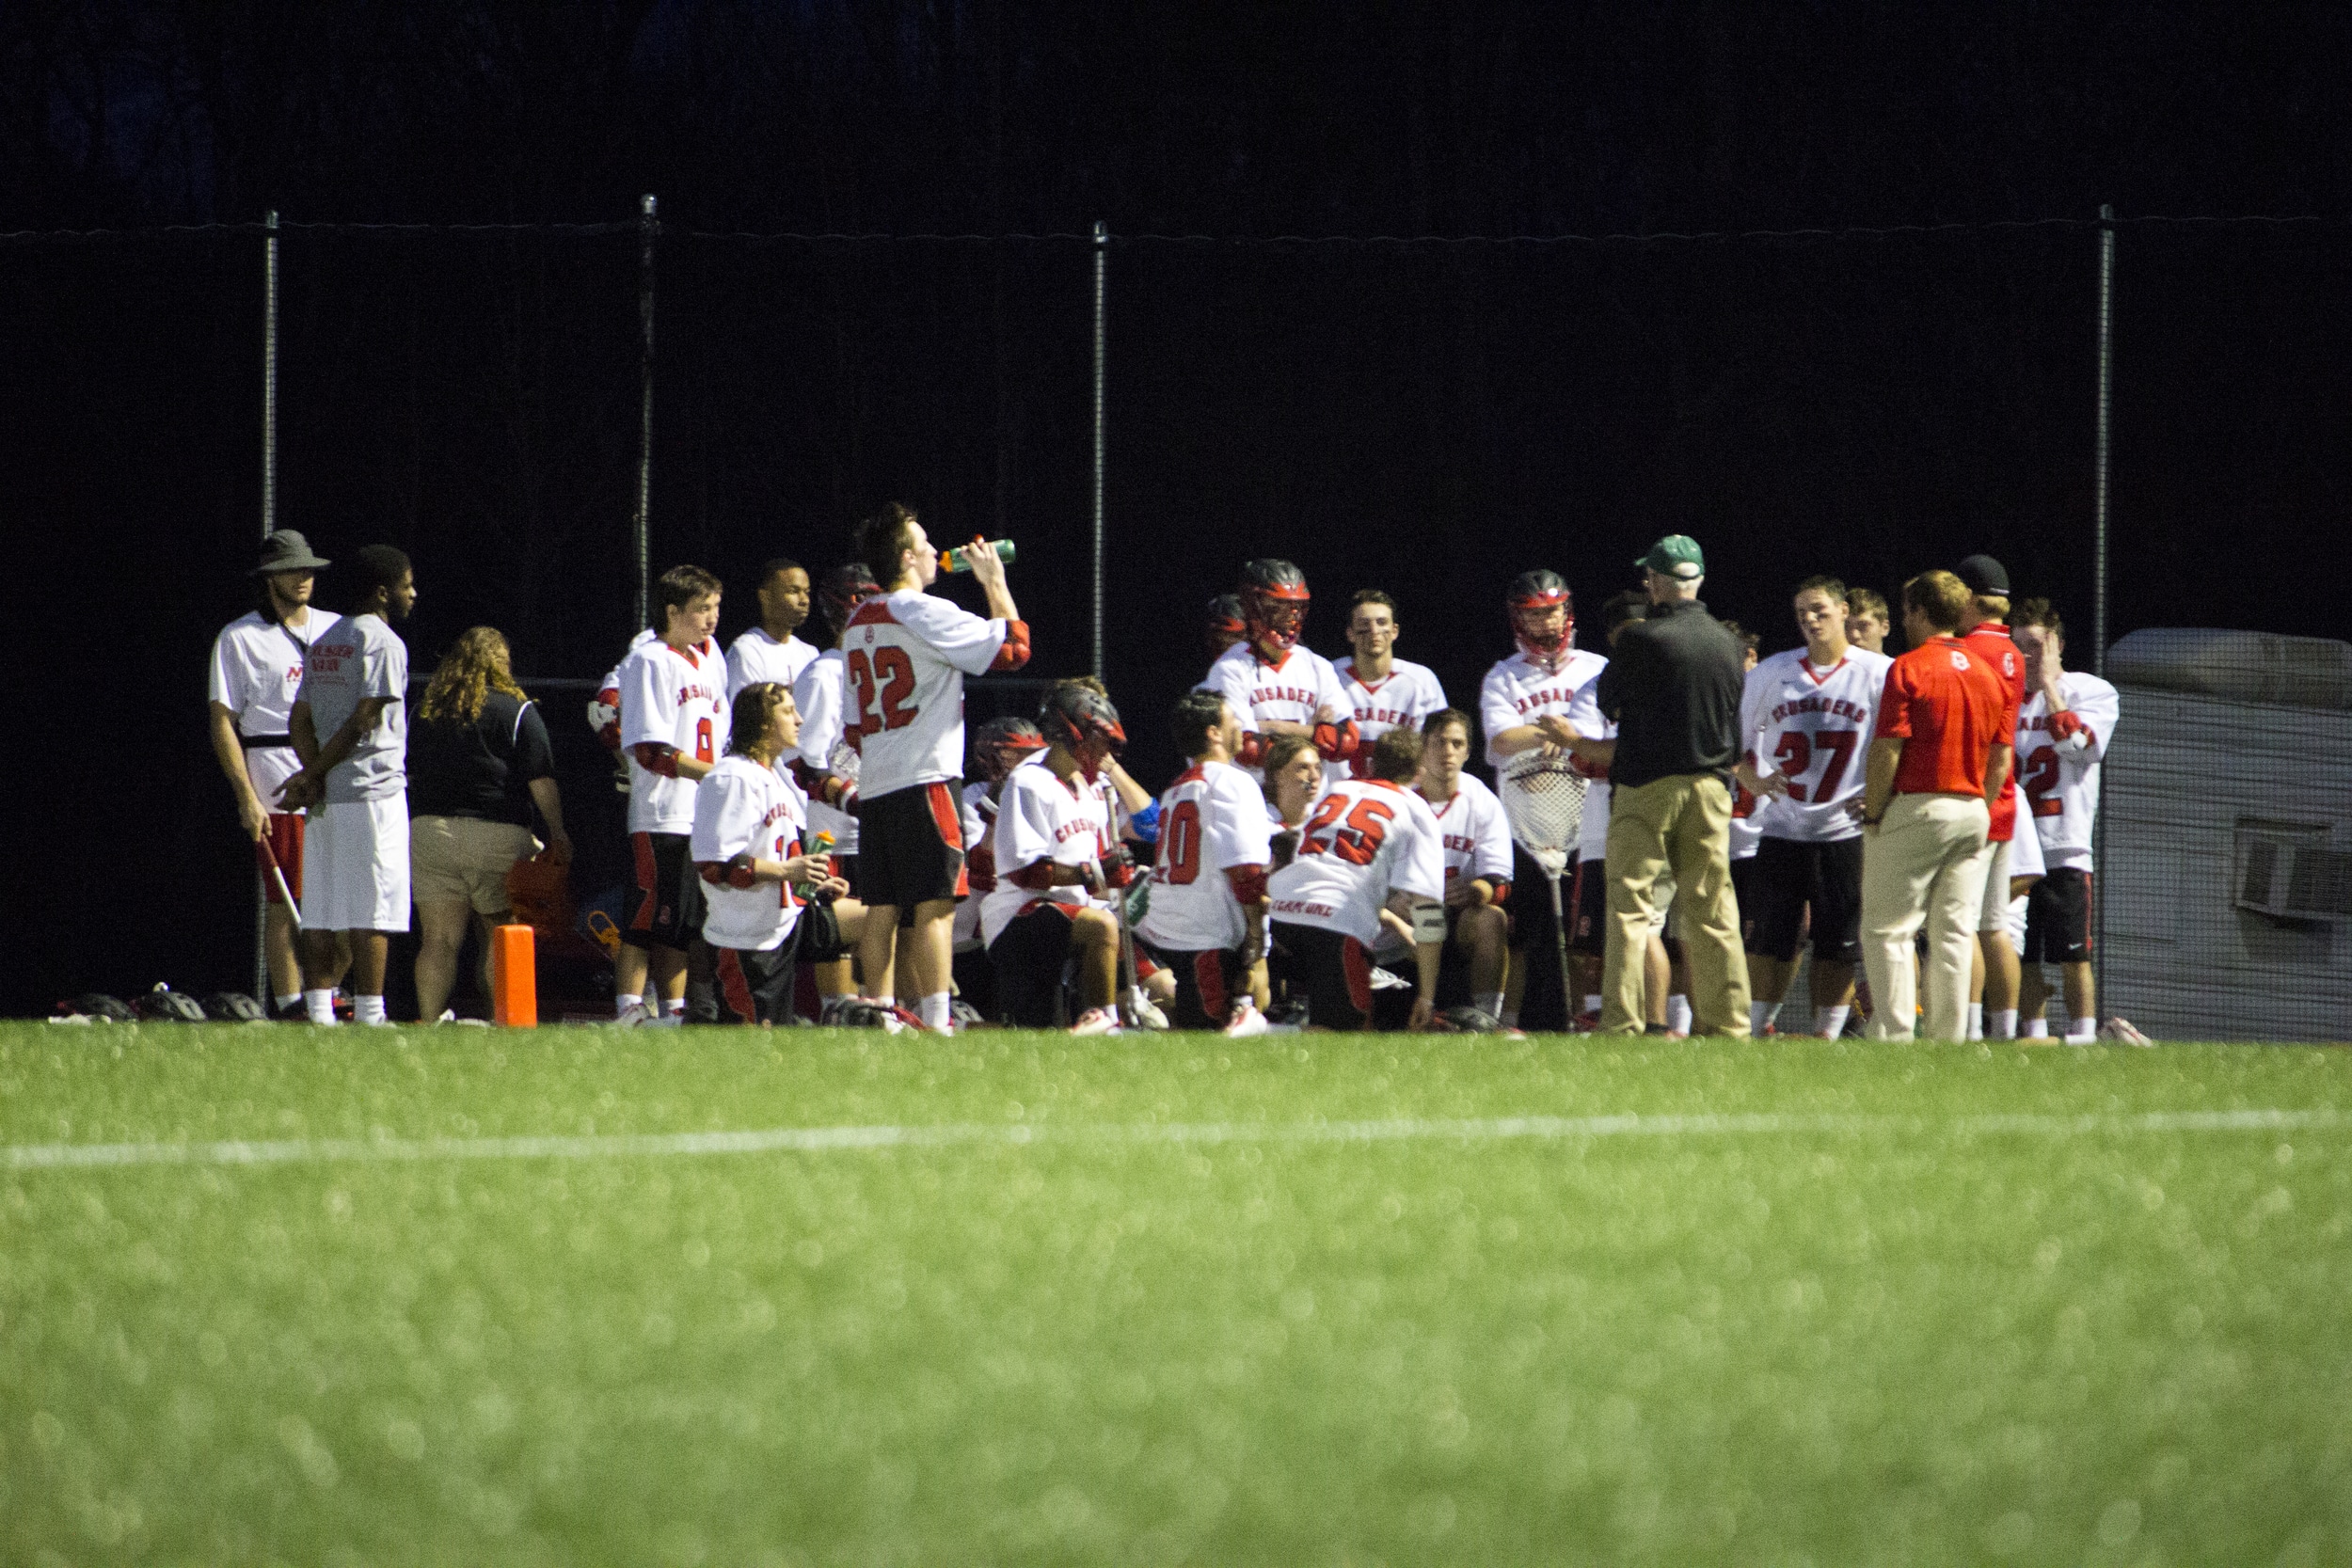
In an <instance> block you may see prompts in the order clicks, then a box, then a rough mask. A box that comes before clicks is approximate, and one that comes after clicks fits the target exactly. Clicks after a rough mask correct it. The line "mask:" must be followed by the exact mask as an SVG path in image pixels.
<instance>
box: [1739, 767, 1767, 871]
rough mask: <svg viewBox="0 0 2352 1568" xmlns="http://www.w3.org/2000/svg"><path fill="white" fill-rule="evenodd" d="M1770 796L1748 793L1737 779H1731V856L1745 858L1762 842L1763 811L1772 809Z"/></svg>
mask: <svg viewBox="0 0 2352 1568" xmlns="http://www.w3.org/2000/svg"><path fill="white" fill-rule="evenodd" d="M1770 810H1772V798H1771V797H1770V796H1756V795H1753V794H1750V793H1749V791H1748V789H1747V787H1746V786H1745V785H1743V784H1740V781H1739V780H1737V779H1734V780H1732V781H1731V858H1732V859H1733V860H1736V861H1743V860H1746V859H1747V858H1748V857H1749V856H1751V855H1753V854H1755V853H1756V847H1757V846H1758V845H1760V844H1762V843H1763V842H1764V834H1765V832H1766V829H1765V826H1764V816H1765V813H1767V812H1769V811H1770Z"/></svg>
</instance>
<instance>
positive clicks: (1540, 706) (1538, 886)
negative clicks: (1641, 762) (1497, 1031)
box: [1478, 570, 1609, 1029]
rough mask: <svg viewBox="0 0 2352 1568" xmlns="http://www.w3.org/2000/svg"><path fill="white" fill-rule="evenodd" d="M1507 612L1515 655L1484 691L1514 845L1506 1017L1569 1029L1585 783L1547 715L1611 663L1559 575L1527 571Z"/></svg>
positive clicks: (1491, 759) (1481, 705) (1489, 746)
mask: <svg viewBox="0 0 2352 1568" xmlns="http://www.w3.org/2000/svg"><path fill="white" fill-rule="evenodd" d="M1503 609H1504V612H1505V614H1506V616H1507V617H1508V619H1509V621H1510V625H1511V635H1512V637H1513V639H1514V640H1515V641H1517V642H1518V652H1517V653H1515V654H1513V655H1512V656H1511V657H1508V658H1505V659H1502V660H1499V661H1498V662H1497V663H1496V664H1495V666H1494V668H1493V669H1491V670H1488V671H1487V672H1486V681H1485V682H1484V684H1483V685H1482V686H1481V687H1480V689H1479V695H1478V718H1479V721H1480V723H1481V724H1482V725H1483V726H1484V727H1485V729H1486V762H1487V764H1488V766H1490V767H1492V768H1494V769H1495V772H1496V779H1497V788H1496V793H1497V794H1498V795H1499V796H1500V797H1501V798H1502V811H1503V815H1504V816H1507V817H1508V818H1509V819H1510V822H1511V837H1512V841H1513V843H1514V844H1515V845H1516V846H1517V847H1516V848H1515V850H1514V851H1513V860H1512V868H1511V885H1512V886H1513V887H1514V888H1515V889H1517V890H1518V902H1517V904H1515V905H1514V906H1513V919H1512V932H1511V953H1512V964H1511V970H1512V979H1511V985H1510V990H1511V991H1512V992H1513V993H1515V995H1516V1001H1515V1003H1514V1004H1513V1005H1512V1006H1509V1007H1507V1008H1506V1010H1505V1012H1504V1014H1503V1020H1502V1021H1503V1022H1504V1023H1505V1024H1506V1025H1512V1026H1516V1025H1517V1024H1518V1023H1519V1022H1528V1023H1529V1024H1530V1026H1532V1027H1538V1028H1549V1029H1565V1028H1567V1027H1568V1024H1569V1022H1570V1019H1571V1017H1572V1016H1573V1014H1574V1011H1575V1009H1574V1007H1573V1006H1570V1004H1569V1003H1568V1001H1567V996H1566V992H1565V990H1564V989H1563V988H1565V986H1566V985H1567V984H1568V980H1567V975H1566V973H1565V968H1564V967H1563V960H1562V958H1561V949H1562V945H1563V942H1564V940H1565V914H1564V911H1563V909H1562V903H1563V899H1562V893H1561V880H1562V879H1563V878H1565V876H1567V874H1568V870H1569V862H1570V858H1571V857H1572V856H1573V855H1574V854H1575V853H1576V846H1577V838H1578V829H1579V826H1580V824H1581V821H1582V818H1583V812H1584V807H1585V803H1586V800H1587V798H1588V796H1587V787H1586V786H1587V782H1588V781H1587V778H1586V776H1585V774H1584V773H1583V772H1581V771H1580V770H1579V769H1578V768H1577V767H1576V765H1575V762H1574V760H1573V759H1572V758H1571V757H1570V756H1569V754H1568V752H1567V750H1566V747H1565V743H1564V742H1563V741H1562V740H1561V739H1560V738H1559V737H1558V736H1554V735H1551V734H1548V733H1547V732H1546V730H1545V728H1544V726H1543V721H1544V720H1545V719H1546V718H1555V719H1559V720H1562V721H1565V719H1566V716H1567V712H1568V707H1569V705H1570V704H1571V703H1573V702H1574V701H1575V699H1576V693H1577V691H1578V689H1580V688H1581V687H1583V686H1586V685H1588V684H1589V683H1590V682H1591V681H1592V680H1593V679H1594V677H1596V676H1597V675H1598V674H1599V673H1600V672H1601V671H1602V670H1603V669H1605V668H1607V666H1608V663H1609V661H1608V660H1607V659H1605V658H1603V657H1600V656H1599V655H1598V654H1589V653H1585V652H1582V651H1581V650H1580V649H1579V648H1578V647H1577V646H1576V601H1575V600H1574V599H1573V598H1572V597H1571V596H1570V595H1569V593H1568V585H1567V583H1566V582H1565V581H1564V580H1562V578H1561V577H1560V575H1559V574H1558V573H1557V572H1548V571H1543V570H1536V571H1532V572H1521V573H1520V574H1519V575H1518V577H1517V578H1513V579H1512V582H1511V586H1510V589H1509V590H1508V592H1507V593H1506V594H1504V596H1503ZM1531 983H1532V984H1533V985H1534V993H1533V996H1532V997H1531V996H1530V995H1529V994H1528V988H1529V986H1530V985H1531ZM1555 1001H1556V1002H1557V1004H1558V1006H1557V1008H1556V1009H1555V1007H1554V1006H1553V1004H1554V1002H1555ZM1523 1009H1524V1010H1525V1016H1524V1019H1523V1018H1522V1010H1523Z"/></svg>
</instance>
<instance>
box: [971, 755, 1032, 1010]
mask: <svg viewBox="0 0 2352 1568" xmlns="http://www.w3.org/2000/svg"><path fill="white" fill-rule="evenodd" d="M971 746H972V756H971V763H970V769H971V770H970V772H969V773H968V774H967V775H966V778H967V781H968V782H966V784H964V786H963V829H964V842H965V844H966V845H967V846H968V847H967V848H966V849H965V850H964V852H963V872H964V877H965V879H966V880H967V881H968V882H969V883H970V885H971V889H972V892H971V895H970V896H969V897H967V898H965V899H964V901H963V902H962V903H961V904H958V905H957V906H956V924H955V978H956V1000H957V1001H959V1002H961V1003H963V1004H964V1005H965V1006H968V1007H970V1008H971V1009H972V1010H973V1011H974V1012H976V1013H977V1014H978V1015H979V1016H980V1017H981V1018H983V1019H987V1020H989V1021H990V1022H994V1021H995V1019H996V1018H997V1017H998V1016H999V1014H1000V1011H1001V1009H1000V1008H999V1007H998V1006H997V1002H996V966H995V965H994V964H992V963H991V962H989V960H988V943H987V942H984V941H982V940H981V938H980V911H981V909H982V908H984V907H985V906H986V904H987V902H988V895H990V894H992V893H993V892H995V891H996V847H995V846H994V845H993V844H992V843H990V842H989V841H990V839H991V838H992V837H993V835H994V833H995V832H996V809H997V798H998V797H999V796H1000V795H1001V794H1002V793H1003V790H1004V785H1005V780H1006V778H1007V776H1009V774H1010V773H1011V772H1012V770H1013V769H1014V768H1018V767H1020V766H1021V765H1022V764H1023V763H1024V762H1026V761H1027V760H1028V759H1029V758H1030V757H1032V756H1034V755H1036V754H1037V753H1038V752H1042V751H1043V750H1045V736H1044V735H1043V734H1042V733H1041V732H1040V730H1039V729H1038V727H1037V725H1036V724H1035V723H1034V722H1032V721H1029V720H1026V719H1019V718H1006V719H992V720H990V721H988V722H987V723H985V724H982V725H980V726H979V727H978V728H977V729H976V730H974V731H973V732H972V736H971Z"/></svg>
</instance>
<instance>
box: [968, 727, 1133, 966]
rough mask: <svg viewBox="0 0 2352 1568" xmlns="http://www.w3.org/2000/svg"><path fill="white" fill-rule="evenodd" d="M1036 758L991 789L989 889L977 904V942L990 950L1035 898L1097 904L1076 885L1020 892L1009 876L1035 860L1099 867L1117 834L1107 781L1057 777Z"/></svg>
mask: <svg viewBox="0 0 2352 1568" xmlns="http://www.w3.org/2000/svg"><path fill="white" fill-rule="evenodd" d="M1045 757H1046V753H1045V752H1036V753H1035V754H1033V755H1031V756H1030V757H1028V758H1027V759H1026V760H1025V761H1023V762H1022V763H1020V764H1019V765H1018V766H1016V767H1015V768H1012V770H1011V771H1010V772H1008V773H1007V774H1006V775H1005V782H1004V784H1002V785H1001V786H1000V787H999V788H998V789H997V791H996V821H995V824H994V825H993V827H991V828H990V829H989V831H988V836H989V855H990V859H991V860H992V861H993V863H994V870H995V874H996V886H995V889H994V891H993V892H992V893H990V894H989V895H988V896H987V897H985V898H983V899H981V900H980V938H981V940H982V941H983V942H988V943H990V944H992V945H993V944H994V942H995V941H996V939H997V938H998V937H1000V936H1002V935H1003V934H1004V931H1005V927H1007V926H1008V925H1009V924H1010V923H1011V921H1012V917H1013V916H1014V915H1017V914H1019V913H1020V912H1021V911H1023V910H1025V909H1027V908H1028V907H1029V906H1030V905H1031V904H1034V903H1037V902H1039V901H1041V900H1044V901H1050V902H1052V903H1056V904H1068V905H1071V906H1073V908H1079V909H1083V908H1085V907H1086V906H1087V905H1089V904H1092V903H1095V902H1097V900H1096V899H1095V898H1094V897H1093V896H1092V895H1089V893H1088V892H1087V890H1086V889H1085V888H1083V887H1080V886H1077V885H1075V884H1073V885H1071V886H1068V887H1051V888H1026V887H1023V886H1021V885H1020V883H1019V882H1017V881H1016V880H1014V877H1015V874H1016V873H1018V872H1020V871H1021V870H1022V869H1024V868H1025V867H1027V866H1030V865H1034V864H1036V863H1039V862H1041V861H1050V862H1052V863H1055V864H1056V865H1085V864H1087V863H1089V862H1092V861H1099V860H1101V859H1102V858H1103V856H1104V853H1106V852H1107V851H1108V850H1109V848H1110V847H1111V844H1112V842H1113V839H1112V834H1113V833H1114V832H1116V831H1117V829H1116V827H1115V823H1116V821H1117V817H1116V815H1115V813H1114V811H1113V809H1112V805H1111V795H1110V778H1109V776H1108V775H1107V774H1106V775H1104V777H1102V778H1100V779H1097V780H1096V781H1094V782H1093V783H1092V784H1089V783H1088V782H1087V779H1086V776H1085V775H1084V774H1073V775H1072V776H1071V777H1070V778H1068V779H1063V778H1062V777H1060V776H1059V775H1058V774H1057V773H1056V772H1055V771H1054V770H1053V769H1052V768H1049V767H1047V766H1046V762H1045Z"/></svg>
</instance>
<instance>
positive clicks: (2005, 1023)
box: [1992, 1007, 2017, 1040]
mask: <svg viewBox="0 0 2352 1568" xmlns="http://www.w3.org/2000/svg"><path fill="white" fill-rule="evenodd" d="M1992 1034H1993V1037H1994V1039H1996V1040H2013V1039H2015V1038H2016V1037H2017V1009H2016V1008H2014V1007H1995V1008H1994V1009H1993V1028H1992Z"/></svg>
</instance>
